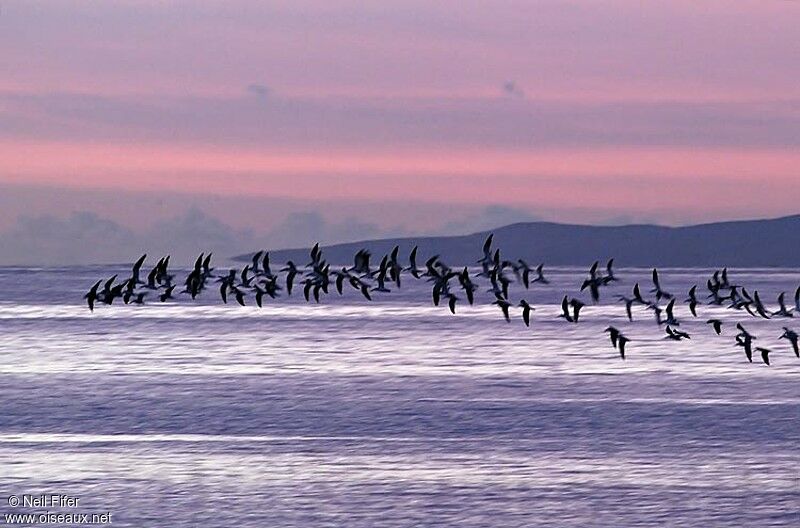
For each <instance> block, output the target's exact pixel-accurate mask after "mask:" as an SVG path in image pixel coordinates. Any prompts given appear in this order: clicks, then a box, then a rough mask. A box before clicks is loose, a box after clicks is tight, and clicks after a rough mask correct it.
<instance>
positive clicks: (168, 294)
mask: <svg viewBox="0 0 800 528" xmlns="http://www.w3.org/2000/svg"><path fill="white" fill-rule="evenodd" d="M174 289H175V285H172V286H168V287H167V289H165V290H164V293H162V294H161V295H159V296H158V300H159V301H161V302H162V303H163V302H167V300H168V299H172V298H173V297H172V290H174Z"/></svg>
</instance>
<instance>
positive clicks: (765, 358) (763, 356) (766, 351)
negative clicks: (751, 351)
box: [756, 347, 772, 366]
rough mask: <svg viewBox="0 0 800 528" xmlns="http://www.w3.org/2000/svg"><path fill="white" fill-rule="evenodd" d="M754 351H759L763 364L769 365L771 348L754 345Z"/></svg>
mask: <svg viewBox="0 0 800 528" xmlns="http://www.w3.org/2000/svg"><path fill="white" fill-rule="evenodd" d="M756 352H760V353H761V361H763V362H764V364H765V365H767V366H769V353H770V352H772V350H770V349H768V348H764V347H756Z"/></svg>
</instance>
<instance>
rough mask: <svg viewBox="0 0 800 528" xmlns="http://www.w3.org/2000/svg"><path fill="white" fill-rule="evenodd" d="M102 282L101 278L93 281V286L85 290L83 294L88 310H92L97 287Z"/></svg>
mask: <svg viewBox="0 0 800 528" xmlns="http://www.w3.org/2000/svg"><path fill="white" fill-rule="evenodd" d="M102 282H103V280H102V279H100V280H99V281H97V282H95V283H94V286H92V287H91V288H89V291H88V292H86V295H84V296H83V298H84V299H86V303H87V304H88V305H89V311H90V312H94V303H95V301H96V300H97V288H99V287H100V284H101V283H102Z"/></svg>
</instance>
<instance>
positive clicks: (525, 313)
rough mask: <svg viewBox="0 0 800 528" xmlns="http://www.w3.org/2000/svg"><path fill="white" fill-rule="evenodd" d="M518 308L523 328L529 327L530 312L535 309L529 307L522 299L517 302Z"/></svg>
mask: <svg viewBox="0 0 800 528" xmlns="http://www.w3.org/2000/svg"><path fill="white" fill-rule="evenodd" d="M519 306H520V307H522V321H523V322H524V323H525V326H530V325H531V310H535V308H534V307H533V306H531V305H530V304H529V303H528V301H526V300H525V299H522V300H521V301H520V302H519Z"/></svg>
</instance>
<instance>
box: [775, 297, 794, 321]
mask: <svg viewBox="0 0 800 528" xmlns="http://www.w3.org/2000/svg"><path fill="white" fill-rule="evenodd" d="M777 302H778V309H777V310H776V311H774V312H772V314H771V315H772V316H773V317H794V314H793V313H792V310H790V309H788V308H786V292H781V293H780V295H778V299H777Z"/></svg>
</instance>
